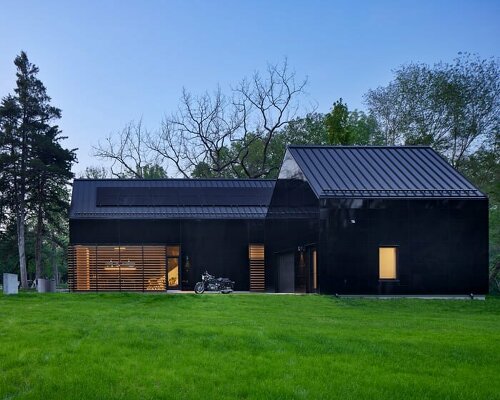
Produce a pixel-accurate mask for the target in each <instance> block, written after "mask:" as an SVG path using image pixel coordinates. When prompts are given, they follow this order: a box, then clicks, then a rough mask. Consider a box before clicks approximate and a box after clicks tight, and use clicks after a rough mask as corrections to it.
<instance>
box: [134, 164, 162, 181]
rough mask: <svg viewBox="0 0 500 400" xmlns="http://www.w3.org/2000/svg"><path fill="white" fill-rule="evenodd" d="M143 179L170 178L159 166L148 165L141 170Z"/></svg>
mask: <svg viewBox="0 0 500 400" xmlns="http://www.w3.org/2000/svg"><path fill="white" fill-rule="evenodd" d="M140 174H141V176H142V178H143V179H165V178H168V176H167V171H165V169H164V168H163V167H162V166H161V165H158V164H146V165H145V166H143V167H142V168H141V169H140Z"/></svg>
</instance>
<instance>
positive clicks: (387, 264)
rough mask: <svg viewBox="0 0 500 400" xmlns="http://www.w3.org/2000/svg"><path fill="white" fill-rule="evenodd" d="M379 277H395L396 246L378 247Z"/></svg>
mask: <svg viewBox="0 0 500 400" xmlns="http://www.w3.org/2000/svg"><path fill="white" fill-rule="evenodd" d="M378 254H379V278H380V279H396V247H379V252H378Z"/></svg>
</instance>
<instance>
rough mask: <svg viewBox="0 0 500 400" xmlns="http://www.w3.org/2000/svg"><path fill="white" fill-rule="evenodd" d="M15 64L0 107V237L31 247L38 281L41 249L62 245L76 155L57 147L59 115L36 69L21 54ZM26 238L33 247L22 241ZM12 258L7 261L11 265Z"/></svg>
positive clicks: (21, 247)
mask: <svg viewBox="0 0 500 400" xmlns="http://www.w3.org/2000/svg"><path fill="white" fill-rule="evenodd" d="M14 64H15V66H16V68H17V73H16V76H17V80H16V88H15V89H14V95H8V96H5V97H4V98H3V99H2V103H1V105H0V190H1V198H2V202H1V204H2V211H3V213H2V214H3V218H4V224H5V226H6V230H5V232H3V233H2V235H3V237H4V240H5V243H12V239H13V237H12V235H13V233H14V232H15V234H16V236H17V237H18V238H19V241H18V244H17V246H18V248H19V253H21V254H24V253H25V252H26V249H27V248H29V247H30V246H31V245H34V258H35V264H36V276H37V277H41V276H42V275H47V274H50V272H49V271H47V270H45V271H44V268H42V262H43V261H44V253H47V249H46V248H45V247H46V246H48V247H49V248H50V253H51V254H52V255H54V254H55V252H56V251H55V250H54V248H53V244H54V243H57V244H58V245H59V246H60V245H61V244H62V243H63V242H64V240H63V239H62V238H61V236H62V237H64V236H65V235H66V234H67V221H66V214H67V211H68V208H69V191H68V184H69V181H70V180H71V178H72V177H73V174H72V172H71V167H72V165H73V163H74V162H75V161H76V155H75V152H74V151H73V150H68V149H65V148H64V147H63V146H62V145H61V141H62V140H63V139H65V137H63V136H61V131H60V130H59V127H58V126H57V125H56V124H54V121H55V120H57V119H59V118H60V117H61V110H60V109H58V108H56V107H54V106H52V105H51V104H50V101H51V99H50V97H49V96H48V94H47V91H46V88H45V86H44V85H43V83H42V82H41V81H40V80H39V79H38V77H37V74H38V67H36V66H35V65H34V64H32V63H31V62H30V61H29V60H28V56H27V55H26V53H25V52H21V54H20V55H19V56H18V57H16V59H15V60H14ZM14 223H15V224H16V229H15V230H14V229H12V225H13V224H14ZM30 235H33V239H34V244H31V243H29V241H26V239H27V238H29V236H30ZM11 251H12V248H11ZM30 252H31V249H29V251H28V254H29V253H30ZM16 253H18V252H14V253H11V254H10V255H8V256H7V255H6V256H7V257H8V259H9V260H10V259H11V258H12V254H16ZM54 257H55V255H54ZM54 257H52V259H54ZM25 261H28V262H29V259H28V260H25V258H24V257H22V256H20V257H19V264H20V270H21V281H22V283H23V284H24V285H26V281H25V279H26V274H25V273H24V271H25V264H26V262H25ZM54 263H55V261H54ZM54 263H52V264H54Z"/></svg>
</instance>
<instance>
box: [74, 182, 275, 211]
mask: <svg viewBox="0 0 500 400" xmlns="http://www.w3.org/2000/svg"><path fill="white" fill-rule="evenodd" d="M274 183H275V181H273V180H263V179H158V180H156V179H147V180H142V179H75V180H74V182H73V193H72V199H71V208H70V219H89V218H107V219H109V218H116V219H119V218H122V219H131V218H138V219H139V218H140V219H148V218H155V219H161V218H172V219H175V218H179V219H227V218H231V219H260V218H265V216H266V213H267V208H268V206H269V202H270V200H271V196H272V192H273V189H274Z"/></svg>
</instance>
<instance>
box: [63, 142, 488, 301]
mask: <svg viewBox="0 0 500 400" xmlns="http://www.w3.org/2000/svg"><path fill="white" fill-rule="evenodd" d="M204 270H208V271H210V272H211V273H212V274H215V275H220V276H226V277H228V278H231V279H233V280H234V281H236V290H251V291H270V292H304V293H308V292H317V293H340V294H469V293H475V294H485V293H487V291H488V199H487V197H486V196H485V195H484V194H483V193H481V192H480V191H479V190H478V189H477V188H475V187H474V186H473V185H472V184H471V183H470V182H468V181H467V180H466V179H465V178H464V177H463V176H462V175H460V174H459V173H458V172H457V171H456V170H455V169H453V168H452V167H451V166H450V165H448V164H447V163H446V161H444V160H443V159H442V158H441V157H440V156H439V155H438V154H437V153H435V152H434V151H433V150H431V149H430V148H428V147H326V146H323V147H321V146H290V147H289V148H288V150H287V152H286V155H285V158H284V161H283V164H282V167H281V170H280V174H279V177H278V179H277V180H275V181H274V180H241V179H234V180H226V179H199V180H198V179H197V180H195V179H193V180H189V179H164V180H107V179H105V180H86V179H76V180H75V181H74V184H73V195H72V203H71V210H70V247H69V279H68V281H69V287H70V289H71V290H73V291H113V290H116V291H164V290H169V289H178V290H192V288H193V286H194V283H195V282H196V281H197V280H199V279H200V276H201V273H202V272H203V271H204Z"/></svg>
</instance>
